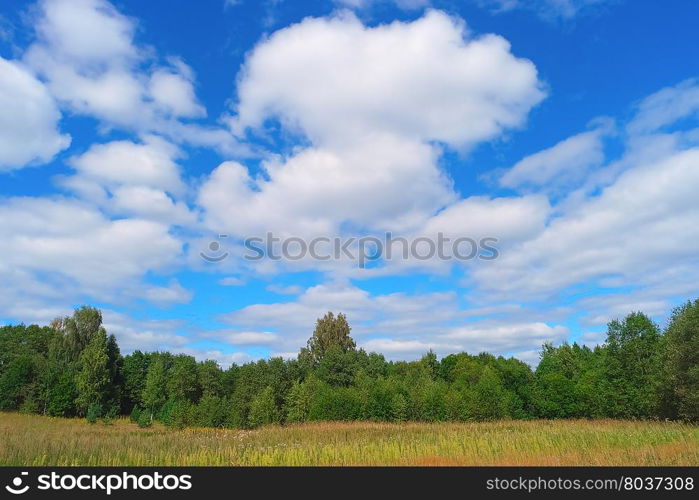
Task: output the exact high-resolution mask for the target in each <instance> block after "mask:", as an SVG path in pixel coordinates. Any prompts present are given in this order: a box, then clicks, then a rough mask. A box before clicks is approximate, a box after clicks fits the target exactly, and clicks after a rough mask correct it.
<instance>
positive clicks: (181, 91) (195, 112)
mask: <svg viewBox="0 0 699 500" xmlns="http://www.w3.org/2000/svg"><path fill="white" fill-rule="evenodd" d="M150 94H151V95H152V96H153V99H154V100H155V102H156V103H157V104H158V106H159V107H160V108H162V109H164V110H166V111H167V112H169V113H170V114H172V115H174V116H182V117H201V116H206V110H205V109H204V107H203V106H201V105H200V104H199V103H197V99H196V96H195V95H194V87H193V86H192V82H191V81H190V80H189V79H187V78H185V77H184V76H183V75H182V74H179V73H175V72H172V71H164V70H158V71H156V72H154V73H153V74H152V75H151V77H150Z"/></svg>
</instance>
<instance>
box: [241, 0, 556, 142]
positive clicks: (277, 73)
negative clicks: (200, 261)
mask: <svg viewBox="0 0 699 500" xmlns="http://www.w3.org/2000/svg"><path fill="white" fill-rule="evenodd" d="M238 95H239V104H238V106H237V112H238V115H237V118H236V119H235V120H234V121H233V125H234V128H237V129H238V130H241V129H243V128H244V127H258V126H260V125H261V124H262V123H263V122H264V120H265V119H266V118H268V117H270V116H277V117H279V118H280V119H281V120H282V121H283V122H284V123H285V124H286V125H288V126H292V127H293V126H297V127H299V128H300V129H301V130H302V131H303V132H304V133H305V134H306V135H307V136H308V137H309V138H310V139H311V140H312V141H313V142H314V143H315V144H319V145H335V144H338V143H340V144H342V143H352V142H355V141H356V140H357V139H360V138H364V137H367V136H371V135H372V134H375V133H377V132H384V133H386V132H388V133H392V134H395V135H398V136H401V137H405V138H409V139H416V140H421V141H427V140H436V141H443V142H445V143H449V144H452V145H457V146H467V145H472V144H474V143H476V142H479V141H483V140H487V139H491V138H493V137H495V136H497V135H498V134H499V133H501V132H502V131H503V130H504V129H506V128H510V127H516V126H520V125H522V123H523V122H524V120H525V118H526V115H527V112H528V111H529V110H530V109H531V108H532V107H533V106H534V105H536V104H537V103H539V102H540V101H541V100H542V99H543V97H544V92H543V91H542V88H541V84H540V82H539V80H538V78H537V72H536V68H535V67H534V65H533V64H532V63H531V62H530V61H528V60H525V59H518V58H516V57H514V56H513V55H512V53H511V52H510V45H509V43H508V42H507V41H506V40H505V39H504V38H502V37H499V36H497V35H484V36H474V35H473V34H471V33H469V32H468V30H467V28H466V27H465V25H464V23H463V21H461V20H459V19H456V18H451V17H449V16H447V15H446V14H444V13H442V12H438V11H430V12H428V13H427V14H426V15H425V16H424V17H422V18H420V19H418V20H416V21H414V22H409V23H402V22H394V23H391V24H387V25H380V26H377V27H366V26H364V25H363V24H362V23H361V22H360V21H359V20H358V19H357V18H356V17H354V16H353V15H352V14H349V13H346V12H345V13H341V14H339V15H338V16H336V17H332V18H321V19H306V20H304V21H303V22H301V23H299V24H296V25H293V26H290V27H288V28H284V29H282V30H279V31H277V32H276V33H274V34H273V35H272V36H271V37H270V38H269V40H266V41H264V42H262V43H261V44H259V45H258V46H257V47H256V48H255V50H254V51H253V52H252V53H251V55H250V57H249V58H248V60H247V62H246V63H245V67H244V70H243V76H242V78H241V80H240V83H239V86H238Z"/></svg>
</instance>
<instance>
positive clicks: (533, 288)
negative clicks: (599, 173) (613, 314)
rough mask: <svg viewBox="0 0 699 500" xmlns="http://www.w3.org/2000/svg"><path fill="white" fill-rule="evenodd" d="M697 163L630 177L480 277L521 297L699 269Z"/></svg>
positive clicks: (672, 163) (674, 158)
mask: <svg viewBox="0 0 699 500" xmlns="http://www.w3.org/2000/svg"><path fill="white" fill-rule="evenodd" d="M698 162H699V149H696V148H695V149H690V150H686V151H681V152H677V153H675V154H673V155H670V156H668V157H667V158H665V159H663V160H662V161H655V162H653V163H651V164H645V165H639V166H637V167H635V168H632V169H629V170H626V171H625V172H624V173H623V174H621V175H620V176H619V178H618V179H617V180H616V181H615V182H614V183H613V184H612V185H610V186H608V187H607V188H605V189H604V190H603V191H602V192H601V193H600V194H599V195H597V196H593V197H591V198H590V199H588V200H587V201H585V202H583V203H581V204H580V205H578V206H576V207H575V208H573V209H571V210H570V211H567V212H566V213H564V214H561V215H560V216H559V217H557V218H555V219H554V220H552V221H551V223H550V224H549V225H548V227H547V228H546V229H545V230H544V231H543V232H542V233H541V234H540V235H538V236H537V237H535V238H533V239H531V240H529V241H526V242H524V243H522V244H521V245H520V246H518V247H516V248H515V249H514V251H513V252H511V253H509V254H507V255H503V256H502V257H501V259H500V260H499V261H498V263H497V265H496V266H492V267H488V268H485V267H483V268H479V269H476V270H474V274H475V276H476V277H477V278H478V280H479V281H480V283H482V285H483V286H484V287H487V288H490V289H498V290H501V291H506V290H510V291H512V292H514V291H516V293H520V294H521V293H524V292H526V293H532V292H552V291H555V290H560V289H562V288H565V287H567V286H571V285H573V284H575V283H584V282H588V281H590V280H599V279H602V278H606V277H610V276H612V277H617V276H618V277H623V278H624V282H625V283H626V284H627V285H631V284H634V283H635V284H639V283H642V282H643V280H644V279H647V278H648V275H649V274H650V273H654V272H659V271H661V270H663V269H666V268H667V267H668V266H675V265H681V264H682V263H686V262H688V261H693V262H696V256H697V255H698V254H699V247H698V246H697V242H699V233H698V232H697V226H696V224H694V223H693V221H694V220H696V219H697V217H699V202H698V201H697V197H696V193H695V190H696V186H697V185H699V169H697V168H696V165H697V163H698Z"/></svg>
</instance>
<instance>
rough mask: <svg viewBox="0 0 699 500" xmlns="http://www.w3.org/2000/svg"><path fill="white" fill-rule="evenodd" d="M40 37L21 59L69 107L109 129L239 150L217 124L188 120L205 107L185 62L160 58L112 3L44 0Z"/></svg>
mask: <svg viewBox="0 0 699 500" xmlns="http://www.w3.org/2000/svg"><path fill="white" fill-rule="evenodd" d="M37 12H38V13H37V14H36V15H35V16H34V18H33V21H34V28H35V31H36V41H35V42H34V43H33V44H32V45H31V46H30V47H29V48H28V49H27V50H26V52H25V53H24V56H23V59H24V61H25V62H26V64H27V65H28V66H29V67H31V68H32V69H33V70H34V71H35V72H36V73H38V75H39V76H41V78H43V79H44V80H45V81H46V85H47V87H48V89H49V91H50V93H51V94H52V95H53V96H54V97H55V98H56V99H57V100H58V101H59V103H60V104H61V105H62V106H64V107H66V108H68V109H70V110H71V111H72V112H75V113H80V114H84V115H88V116H92V117H95V118H97V119H98V120H100V121H101V122H102V123H103V124H104V125H105V126H106V127H111V128H122V129H126V130H128V131H132V132H137V133H150V132H158V133H160V134H164V135H167V136H168V137H169V138H171V139H172V140H174V141H178V142H188V143H191V144H195V145H204V146H211V147H217V148H219V149H221V150H224V151H227V152H231V151H239V152H240V151H241V148H240V147H239V145H238V144H237V142H236V141H234V140H233V139H232V137H231V136H230V134H228V133H227V132H225V131H224V130H222V129H220V128H218V127H207V126H203V125H199V124H194V123H185V122H183V121H181V120H180V119H182V118H201V117H204V116H206V110H205V108H204V107H203V106H202V105H201V103H200V102H199V101H198V99H197V97H196V93H195V90H194V73H193V71H192V70H191V68H189V67H188V66H187V65H186V64H185V63H184V62H183V61H182V60H180V59H177V58H168V59H166V60H165V61H160V60H158V59H157V58H156V57H155V51H154V50H152V49H151V48H150V47H147V46H145V45H139V44H138V43H137V42H136V41H135V32H136V27H137V24H136V22H135V21H134V20H133V19H130V18H128V17H126V16H124V15H123V14H122V13H120V12H119V11H118V10H117V9H116V8H115V7H114V6H113V5H112V4H111V3H110V2H108V1H107V0H41V1H40V2H39V8H38V11H37Z"/></svg>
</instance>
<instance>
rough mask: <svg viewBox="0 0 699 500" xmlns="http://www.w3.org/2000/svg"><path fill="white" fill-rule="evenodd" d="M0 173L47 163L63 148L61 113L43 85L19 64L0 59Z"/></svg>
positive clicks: (65, 138)
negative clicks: (33, 164)
mask: <svg viewBox="0 0 699 500" xmlns="http://www.w3.org/2000/svg"><path fill="white" fill-rule="evenodd" d="M0 109H2V113H0V171H3V170H11V169H15V168H21V167H24V166H26V165H28V164H32V163H46V162H49V161H50V160H51V159H52V158H53V157H54V155H55V154H56V153H58V152H59V151H62V150H63V149H65V148H67V147H68V145H69V144H70V137H69V136H68V135H65V134H61V133H60V131H59V129H58V122H59V120H60V118H61V114H60V112H59V111H58V109H57V107H56V104H55V103H54V100H53V98H52V97H51V95H50V94H49V93H48V91H47V90H46V88H45V87H44V85H43V84H42V83H41V82H40V81H39V80H37V79H36V78H35V77H34V76H33V75H32V74H31V73H30V72H29V71H28V70H27V69H26V68H24V67H23V66H22V65H21V64H19V63H17V62H14V61H8V60H6V59H3V58H2V57H0Z"/></svg>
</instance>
